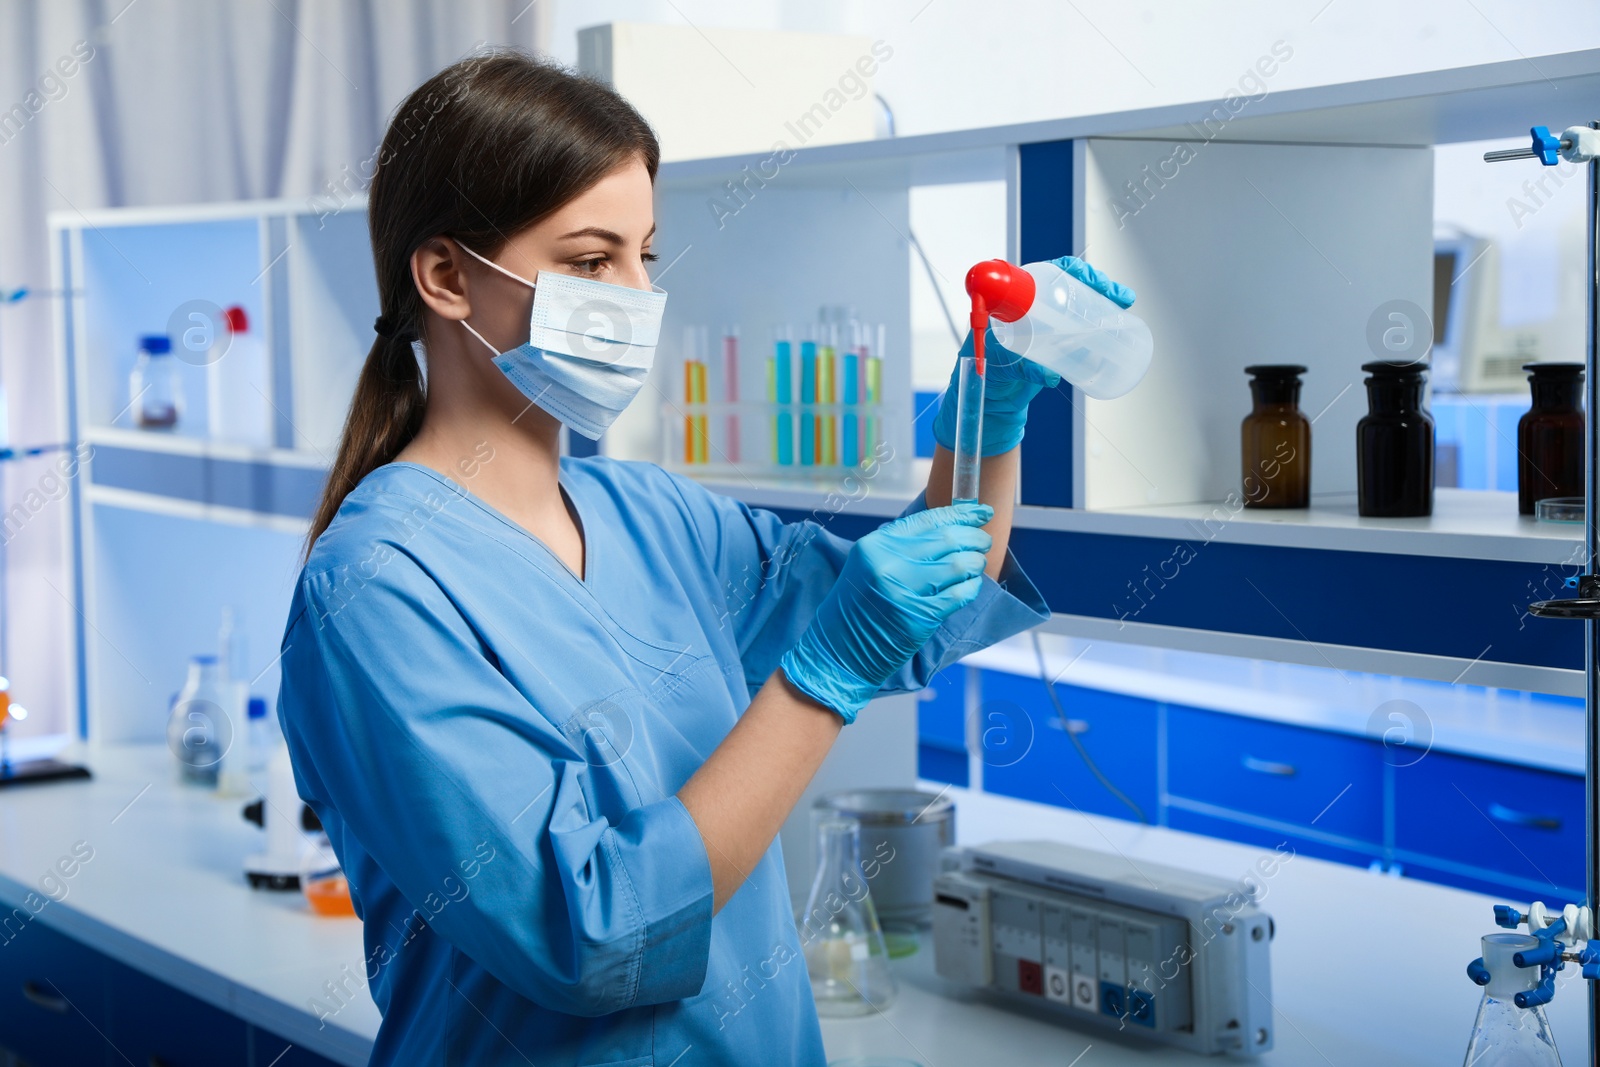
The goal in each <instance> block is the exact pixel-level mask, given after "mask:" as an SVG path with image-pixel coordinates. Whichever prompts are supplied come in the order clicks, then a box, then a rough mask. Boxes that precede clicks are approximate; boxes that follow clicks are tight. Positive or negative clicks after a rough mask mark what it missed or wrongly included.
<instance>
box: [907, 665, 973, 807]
mask: <svg viewBox="0 0 1600 1067" xmlns="http://www.w3.org/2000/svg"><path fill="white" fill-rule="evenodd" d="M969 669H970V668H967V667H963V666H961V665H960V664H956V665H955V666H953V667H947V668H945V669H944V670H942V671H940V672H939V673H938V674H936V675H934V676H933V681H932V682H930V683H929V685H928V687H927V688H926V689H924V690H923V691H922V692H920V693H918V694H917V776H918V777H921V778H927V779H929V780H930V781H935V782H949V783H950V784H951V785H959V786H965V785H966V784H967V671H968V670H969Z"/></svg>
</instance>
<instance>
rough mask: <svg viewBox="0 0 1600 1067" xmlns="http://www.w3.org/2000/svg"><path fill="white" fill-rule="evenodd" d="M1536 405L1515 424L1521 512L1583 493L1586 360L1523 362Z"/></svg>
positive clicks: (1528, 511) (1518, 496)
mask: <svg viewBox="0 0 1600 1067" xmlns="http://www.w3.org/2000/svg"><path fill="white" fill-rule="evenodd" d="M1522 369H1523V370H1525V371H1527V372H1528V383H1529V388H1530V389H1531V390H1532V391H1533V407H1532V408H1531V409H1529V411H1528V413H1527V414H1526V415H1524V416H1522V419H1521V421H1519V422H1518V423H1517V511H1518V512H1519V513H1521V514H1523V515H1532V514H1533V505H1534V504H1535V503H1536V502H1537V501H1540V500H1544V499H1545V498H1547V497H1552V496H1578V497H1581V496H1583V407H1582V394H1583V364H1582V363H1525V364H1523V367H1522Z"/></svg>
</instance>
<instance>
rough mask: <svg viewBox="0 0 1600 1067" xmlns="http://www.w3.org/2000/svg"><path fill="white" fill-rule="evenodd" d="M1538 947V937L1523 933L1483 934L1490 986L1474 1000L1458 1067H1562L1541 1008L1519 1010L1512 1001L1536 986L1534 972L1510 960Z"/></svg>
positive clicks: (1536, 971) (1535, 971) (1548, 1021)
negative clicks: (1472, 1017) (1474, 1014)
mask: <svg viewBox="0 0 1600 1067" xmlns="http://www.w3.org/2000/svg"><path fill="white" fill-rule="evenodd" d="M1538 944H1539V940H1538V938H1535V937H1530V936H1528V935H1527V934H1511V933H1504V934H1485V935H1484V938H1483V966H1484V969H1485V970H1487V971H1488V972H1489V984H1488V985H1486V986H1484V987H1483V999H1482V1000H1481V1001H1479V1002H1478V1017H1477V1018H1476V1019H1475V1020H1473V1023H1472V1037H1471V1039H1470V1040H1469V1041H1468V1042H1467V1058H1466V1059H1465V1060H1464V1061H1463V1067H1561V1056H1560V1055H1559V1054H1557V1052H1556V1041H1555V1038H1554V1037H1553V1036H1552V1035H1551V1033H1550V1020H1549V1019H1547V1018H1545V1014H1544V1007H1543V1006H1542V1005H1538V1006H1535V1007H1532V1008H1519V1007H1517V1005H1516V1001H1515V999H1513V998H1515V997H1516V995H1517V994H1518V993H1521V992H1524V991H1526V990H1531V989H1533V988H1534V987H1536V986H1537V985H1538V984H1539V968H1537V967H1518V966H1517V965H1516V962H1515V961H1514V959H1513V957H1514V956H1515V955H1516V954H1517V953H1518V952H1522V951H1525V950H1527V949H1531V948H1536V947H1538Z"/></svg>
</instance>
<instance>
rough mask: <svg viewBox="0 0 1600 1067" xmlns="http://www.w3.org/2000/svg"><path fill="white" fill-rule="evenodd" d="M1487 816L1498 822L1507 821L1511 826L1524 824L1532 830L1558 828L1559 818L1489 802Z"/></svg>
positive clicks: (1559, 827)
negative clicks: (1532, 813)
mask: <svg viewBox="0 0 1600 1067" xmlns="http://www.w3.org/2000/svg"><path fill="white" fill-rule="evenodd" d="M1489 818H1491V819H1496V820H1498V821H1500V822H1508V823H1510V824H1511V825H1512V826H1526V827H1529V828H1530V829H1534V830H1559V829H1561V820H1560V819H1558V818H1556V817H1555V816H1554V815H1530V814H1529V813H1528V812H1525V811H1516V810H1515V809H1512V808H1508V807H1506V806H1505V805H1504V804H1490V805H1489Z"/></svg>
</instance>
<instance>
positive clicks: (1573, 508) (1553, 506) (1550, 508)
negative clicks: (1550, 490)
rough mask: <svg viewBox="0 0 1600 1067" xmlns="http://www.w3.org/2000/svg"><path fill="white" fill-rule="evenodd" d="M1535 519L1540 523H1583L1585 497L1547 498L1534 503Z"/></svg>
mask: <svg viewBox="0 0 1600 1067" xmlns="http://www.w3.org/2000/svg"><path fill="white" fill-rule="evenodd" d="M1533 517H1534V518H1535V519H1537V520H1539V521H1540V522H1582V521H1583V497H1581V496H1547V497H1545V498H1544V499H1543V500H1537V501H1534V505H1533Z"/></svg>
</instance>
